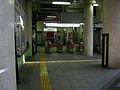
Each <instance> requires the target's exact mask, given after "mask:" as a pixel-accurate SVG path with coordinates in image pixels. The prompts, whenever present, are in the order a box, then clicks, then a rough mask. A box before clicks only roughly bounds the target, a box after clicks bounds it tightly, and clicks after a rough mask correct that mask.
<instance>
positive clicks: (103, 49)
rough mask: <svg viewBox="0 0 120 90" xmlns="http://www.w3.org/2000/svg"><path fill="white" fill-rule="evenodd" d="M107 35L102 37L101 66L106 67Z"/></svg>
mask: <svg viewBox="0 0 120 90" xmlns="http://www.w3.org/2000/svg"><path fill="white" fill-rule="evenodd" d="M108 50H109V34H103V35H102V66H103V67H108Z"/></svg>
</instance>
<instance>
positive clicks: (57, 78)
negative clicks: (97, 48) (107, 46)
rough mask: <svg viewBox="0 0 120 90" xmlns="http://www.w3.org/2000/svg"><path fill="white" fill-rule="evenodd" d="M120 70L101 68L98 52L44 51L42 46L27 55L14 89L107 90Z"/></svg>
mask: <svg viewBox="0 0 120 90" xmlns="http://www.w3.org/2000/svg"><path fill="white" fill-rule="evenodd" d="M119 72H120V69H108V68H103V67H101V55H99V54H94V56H93V57H90V56H83V55H82V54H80V53H68V52H66V53H44V49H43V48H41V49H40V51H39V52H38V53H37V54H36V55H34V56H32V57H30V58H28V59H27V60H26V63H25V64H24V65H23V67H22V68H21V70H20V73H19V74H20V77H19V84H18V87H17V88H18V90H107V88H108V86H109V85H110V84H111V83H112V82H113V81H114V79H115V77H116V76H117V75H119V74H120V73H119ZM108 90H109V89H108ZM113 90H115V89H113ZM117 90H120V88H119V89H117Z"/></svg>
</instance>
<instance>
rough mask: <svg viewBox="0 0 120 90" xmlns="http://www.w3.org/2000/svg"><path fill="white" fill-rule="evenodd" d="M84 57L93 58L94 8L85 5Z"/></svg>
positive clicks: (90, 5)
mask: <svg viewBox="0 0 120 90" xmlns="http://www.w3.org/2000/svg"><path fill="white" fill-rule="evenodd" d="M84 55H86V56H93V6H92V4H90V3H89V4H86V5H85V29H84Z"/></svg>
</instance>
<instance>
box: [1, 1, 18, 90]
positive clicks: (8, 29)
mask: <svg viewBox="0 0 120 90" xmlns="http://www.w3.org/2000/svg"><path fill="white" fill-rule="evenodd" d="M14 17H15V16H14V0H0V90H16V70H15V40H14V39H15V37H14Z"/></svg>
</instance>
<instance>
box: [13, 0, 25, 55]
mask: <svg viewBox="0 0 120 90" xmlns="http://www.w3.org/2000/svg"><path fill="white" fill-rule="evenodd" d="M24 31H25V30H24V10H23V9H22V7H21V5H20V4H19V2H18V1H17V0H16V1H15V39H16V50H17V56H21V55H22V54H23V52H24V50H25V48H24V47H25V38H24V36H25V35H24V33H25V32H24Z"/></svg>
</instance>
